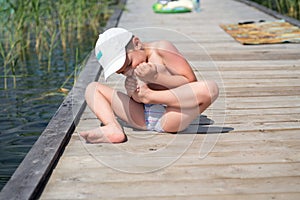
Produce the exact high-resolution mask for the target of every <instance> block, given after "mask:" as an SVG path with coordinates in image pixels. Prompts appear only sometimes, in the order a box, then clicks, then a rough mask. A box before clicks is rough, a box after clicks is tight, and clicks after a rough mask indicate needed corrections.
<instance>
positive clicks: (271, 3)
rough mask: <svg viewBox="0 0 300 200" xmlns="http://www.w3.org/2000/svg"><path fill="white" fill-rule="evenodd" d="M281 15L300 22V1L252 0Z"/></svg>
mask: <svg viewBox="0 0 300 200" xmlns="http://www.w3.org/2000/svg"><path fill="white" fill-rule="evenodd" d="M252 1H255V2H257V3H259V4H262V5H264V6H266V7H268V8H270V9H272V10H275V11H277V12H279V13H281V14H284V15H287V16H289V17H293V18H295V19H298V20H300V0H252Z"/></svg>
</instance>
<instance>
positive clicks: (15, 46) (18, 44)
mask: <svg viewBox="0 0 300 200" xmlns="http://www.w3.org/2000/svg"><path fill="white" fill-rule="evenodd" d="M112 2H115V1H113V0H91V1H86V0H75V1H69V0H56V1H48V0H0V73H2V74H3V75H1V76H0V77H3V81H4V89H7V80H8V78H11V77H13V79H14V80H13V81H14V83H16V77H18V76H22V74H16V69H18V68H21V67H22V66H23V67H24V66H25V65H26V60H28V59H29V58H30V57H32V56H36V57H37V59H38V60H39V63H40V65H44V64H43V63H44V62H43V61H45V60H47V62H46V63H47V64H46V66H40V68H45V70H47V71H49V72H50V71H51V68H52V67H53V66H52V62H51V59H53V58H52V57H53V52H54V51H55V50H56V49H57V48H60V49H62V50H63V54H64V57H65V59H68V56H69V55H70V53H69V54H67V49H71V50H72V51H73V52H74V53H73V54H76V56H78V55H77V54H79V52H80V49H81V47H80V46H81V44H83V43H84V42H85V33H86V30H89V31H92V32H93V35H94V36H95V38H96V36H97V35H98V33H99V31H100V29H101V27H103V25H104V24H105V22H106V21H107V19H108V17H109V16H110V14H111V9H110V8H109V7H110V5H111V3H112ZM74 41H76V42H74ZM75 45H77V46H75ZM92 46H93V44H91V48H92ZM77 48H79V50H78V49H77ZM75 51H76V52H75ZM32 52H35V55H32ZM78 60H79V59H77V58H76V62H79V61H78ZM65 63H67V62H65ZM76 64H78V63H76ZM66 65H67V64H66ZM66 68H68V66H66ZM14 85H16V84H14Z"/></svg>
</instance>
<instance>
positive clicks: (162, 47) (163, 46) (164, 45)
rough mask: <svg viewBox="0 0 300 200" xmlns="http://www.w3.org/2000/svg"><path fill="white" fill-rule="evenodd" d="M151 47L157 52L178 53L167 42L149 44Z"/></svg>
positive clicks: (172, 45)
mask: <svg viewBox="0 0 300 200" xmlns="http://www.w3.org/2000/svg"><path fill="white" fill-rule="evenodd" d="M151 46H152V47H154V48H155V49H156V50H157V51H158V52H165V51H168V52H178V50H177V48H176V47H175V46H174V44H173V43H172V42H170V41H168V40H159V41H155V42H151Z"/></svg>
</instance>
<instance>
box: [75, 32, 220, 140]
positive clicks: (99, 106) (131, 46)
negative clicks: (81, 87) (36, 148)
mask: <svg viewBox="0 0 300 200" xmlns="http://www.w3.org/2000/svg"><path fill="white" fill-rule="evenodd" d="M95 53H96V58H97V60H98V61H99V63H100V64H101V65H102V67H103V71H104V78H105V80H106V79H107V78H108V77H109V76H110V75H112V74H113V73H118V74H123V75H125V76H126V80H125V88H126V91H127V94H124V93H122V92H120V91H117V90H115V89H113V88H110V87H108V86H106V85H105V84H102V83H99V82H93V83H90V84H89V85H88V87H87V88H86V93H85V98H86V102H87V104H88V106H89V107H90V109H91V110H92V111H93V112H94V113H95V115H96V116H97V118H98V119H99V120H100V121H101V122H102V123H103V126H101V127H98V128H96V129H93V130H89V131H85V132H82V133H80V135H81V136H82V137H83V138H84V139H85V140H86V141H87V142H90V143H102V142H110V143H120V142H124V141H126V135H125V133H124V131H123V129H122V127H121V125H120V124H119V122H118V121H117V119H116V116H117V117H119V118H120V119H122V120H124V121H125V122H127V123H128V124H130V125H131V126H132V127H134V128H138V129H141V130H152V131H157V132H170V133H176V132H179V131H182V130H184V129H186V128H187V127H188V125H189V124H190V123H191V122H192V121H193V120H194V119H195V118H196V117H197V116H198V115H199V114H201V113H202V112H203V111H204V110H205V109H206V108H207V107H208V106H210V105H211V104H212V103H213V102H214V101H215V100H216V98H217V97H218V92H219V90H218V86H217V84H216V83H215V82H213V81H197V78H196V76H195V74H194V72H193V70H192V68H191V66H190V65H189V63H188V62H187V61H186V59H185V58H184V57H183V56H182V55H181V54H180V52H179V51H178V50H177V49H176V47H175V46H174V45H173V44H172V43H170V42H168V41H155V42H149V43H144V42H142V41H141V40H140V39H139V38H138V37H136V36H134V35H133V34H132V33H131V32H129V31H127V30H125V29H123V28H111V29H109V30H107V31H105V32H104V33H102V34H100V35H99V39H98V41H97V43H96V47H95Z"/></svg>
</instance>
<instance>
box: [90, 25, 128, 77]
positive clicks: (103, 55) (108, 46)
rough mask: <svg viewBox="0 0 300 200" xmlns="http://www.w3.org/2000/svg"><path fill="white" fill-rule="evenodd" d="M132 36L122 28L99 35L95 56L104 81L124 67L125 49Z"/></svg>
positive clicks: (112, 29)
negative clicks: (101, 69) (101, 68)
mask: <svg viewBox="0 0 300 200" xmlns="http://www.w3.org/2000/svg"><path fill="white" fill-rule="evenodd" d="M132 36H133V34H132V33H131V32H129V31H127V30H126V29H123V28H111V29H108V30H106V31H105V32H104V33H102V34H100V35H99V38H98V40H97V43H96V46H95V54H96V58H97V60H98V62H99V63H100V64H101V66H102V67H103V71H104V78H105V80H106V79H107V78H108V77H109V76H110V75H112V74H113V73H115V72H116V71H118V70H119V69H121V67H122V66H123V65H124V63H125V60H126V50H125V47H126V45H127V44H128V43H129V41H130V40H131V38H132Z"/></svg>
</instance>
